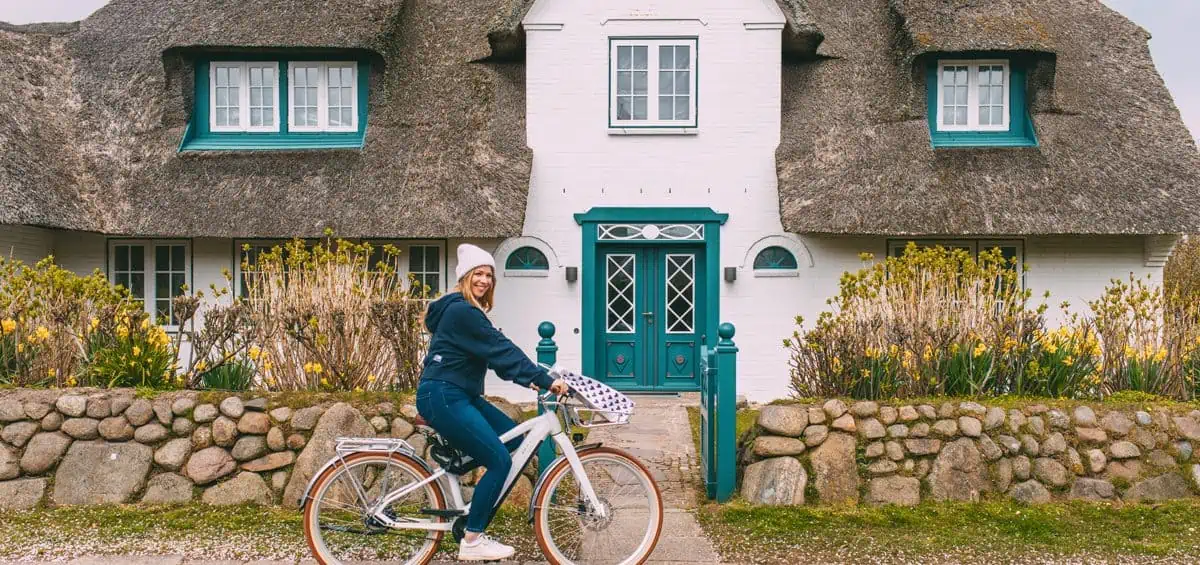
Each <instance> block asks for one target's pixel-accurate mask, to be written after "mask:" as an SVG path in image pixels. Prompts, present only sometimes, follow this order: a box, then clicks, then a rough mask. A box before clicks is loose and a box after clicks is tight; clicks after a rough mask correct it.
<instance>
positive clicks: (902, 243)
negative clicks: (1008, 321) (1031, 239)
mask: <svg viewBox="0 0 1200 565" xmlns="http://www.w3.org/2000/svg"><path fill="white" fill-rule="evenodd" d="M909 241H912V242H913V243H916V244H917V245H918V246H919V247H937V246H939V245H940V246H942V247H945V248H948V249H949V248H950V247H951V246H953V247H968V248H970V250H971V258H972V259H976V260H978V259H979V251H980V250H984V251H987V250H990V249H992V248H996V247H1015V248H1016V249H1017V276H1018V277H1019V278H1020V280H1021V281H1022V282H1021V284H1022V286H1024V284H1025V283H1024V280H1025V242H1024V241H1022V240H1019V239H893V240H888V249H887V256H888V257H893V256H895V253H896V251H897V250H900V251H902V250H904V248H905V247H907V246H908V242H909Z"/></svg>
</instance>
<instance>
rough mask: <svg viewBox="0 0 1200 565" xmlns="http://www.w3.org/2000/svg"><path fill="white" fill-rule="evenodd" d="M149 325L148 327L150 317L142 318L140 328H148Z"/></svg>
mask: <svg viewBox="0 0 1200 565" xmlns="http://www.w3.org/2000/svg"><path fill="white" fill-rule="evenodd" d="M149 327H150V318H145V319H143V320H142V329H143V330H144V329H148V328H149Z"/></svg>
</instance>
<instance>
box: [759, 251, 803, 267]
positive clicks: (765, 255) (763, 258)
mask: <svg viewBox="0 0 1200 565" xmlns="http://www.w3.org/2000/svg"><path fill="white" fill-rule="evenodd" d="M795 268H797V265H796V256H795V255H792V252H791V251H788V250H787V249H784V248H782V247H779V246H777V245H773V246H771V247H768V248H766V249H763V250H762V251H759V252H758V256H757V257H755V258H754V270H756V271H757V270H783V269H795Z"/></svg>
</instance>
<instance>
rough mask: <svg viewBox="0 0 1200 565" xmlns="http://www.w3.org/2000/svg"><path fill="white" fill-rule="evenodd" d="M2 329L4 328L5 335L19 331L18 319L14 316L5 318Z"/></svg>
mask: <svg viewBox="0 0 1200 565" xmlns="http://www.w3.org/2000/svg"><path fill="white" fill-rule="evenodd" d="M0 329H3V330H4V335H8V334H10V333H13V332H15V331H17V321H16V320H14V319H12V318H5V319H4V321H2V322H0Z"/></svg>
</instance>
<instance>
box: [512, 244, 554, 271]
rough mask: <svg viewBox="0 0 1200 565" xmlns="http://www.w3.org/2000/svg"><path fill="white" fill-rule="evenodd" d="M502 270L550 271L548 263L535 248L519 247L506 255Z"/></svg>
mask: <svg viewBox="0 0 1200 565" xmlns="http://www.w3.org/2000/svg"><path fill="white" fill-rule="evenodd" d="M504 268H505V269H506V270H509V271H546V270H549V269H550V261H548V260H546V254H545V253H542V252H541V251H540V250H538V249H537V248H536V247H521V248H519V249H517V250H516V251H513V252H512V253H509V254H508V260H506V261H505V262H504Z"/></svg>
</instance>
